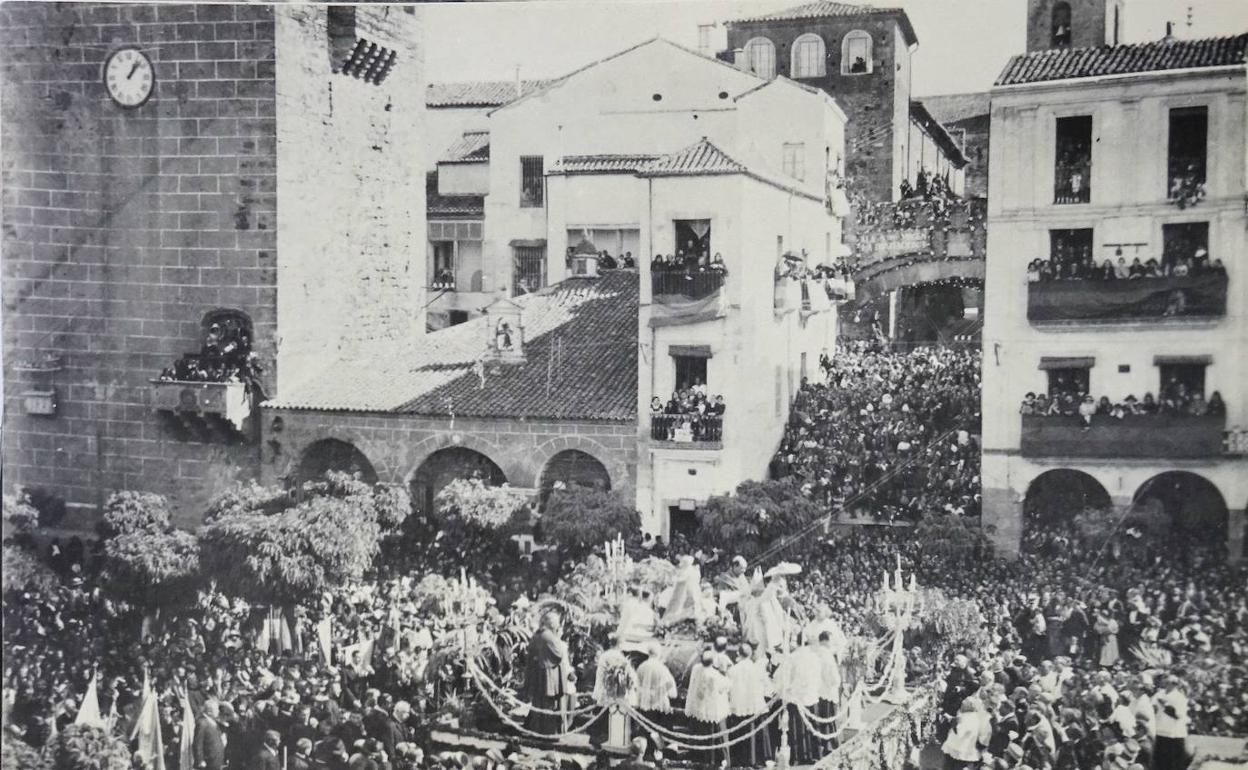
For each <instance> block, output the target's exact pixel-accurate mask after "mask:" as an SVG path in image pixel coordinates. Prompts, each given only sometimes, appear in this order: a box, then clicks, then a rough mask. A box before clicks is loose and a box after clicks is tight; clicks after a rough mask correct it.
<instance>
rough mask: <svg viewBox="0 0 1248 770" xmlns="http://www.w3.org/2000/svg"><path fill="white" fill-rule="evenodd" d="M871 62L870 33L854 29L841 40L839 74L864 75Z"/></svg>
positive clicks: (868, 70)
mask: <svg viewBox="0 0 1248 770" xmlns="http://www.w3.org/2000/svg"><path fill="white" fill-rule="evenodd" d="M872 69H873V67H872V63H871V34H870V33H869V32H864V31H863V30H860V29H856V30H854V31H853V32H850V33H849V34H847V35H846V36H845V39H844V40H842V41H841V74H842V75H866V74H868V73H869V72H871V70H872Z"/></svg>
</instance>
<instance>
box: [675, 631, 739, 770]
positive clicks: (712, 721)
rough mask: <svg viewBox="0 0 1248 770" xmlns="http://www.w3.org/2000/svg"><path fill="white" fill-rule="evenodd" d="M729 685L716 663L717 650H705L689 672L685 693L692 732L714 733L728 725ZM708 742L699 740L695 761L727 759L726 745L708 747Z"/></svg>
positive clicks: (708, 761) (686, 708) (696, 733)
mask: <svg viewBox="0 0 1248 770" xmlns="http://www.w3.org/2000/svg"><path fill="white" fill-rule="evenodd" d="M728 689H729V688H728V677H726V676H724V674H723V673H722V672H720V671H719V670H718V669H716V667H715V654H714V653H713V652H711V651H710V650H708V651H706V652H704V653H702V660H701V662H700V663H699V664H698V665H696V666H694V667H693V671H692V673H691V674H690V675H689V692H688V693H687V694H686V695H685V716H686V717H688V719H689V729H690V732H692V733H694V734H695V735H702V736H711V735H714V734H716V733H720V732H723V731H724V730H725V729H727V727H728V713H729V711H730V709H729V703H728ZM721 740H722V739H721ZM706 745H707V744H706V743H705V742H701V743H699V745H698V749H700V750H699V751H698V752H697V753H698V754H699V755H700V756H698V758H697V760H696V761H701V762H705V763H707V764H719V761H720V760H721V759H723V760H727V759H728V750H727V746H726V745H725V746H724V747H722V748H717V749H706V748H704V747H705V746H706Z"/></svg>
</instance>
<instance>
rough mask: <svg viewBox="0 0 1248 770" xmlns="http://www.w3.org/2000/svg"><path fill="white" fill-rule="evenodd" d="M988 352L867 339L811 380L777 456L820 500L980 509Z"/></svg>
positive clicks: (876, 512)
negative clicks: (982, 382) (979, 441)
mask: <svg viewBox="0 0 1248 770" xmlns="http://www.w3.org/2000/svg"><path fill="white" fill-rule="evenodd" d="M980 358H981V356H980V353H979V351H978V350H973V349H956V348H935V347H916V348H914V349H912V350H908V351H893V350H889V349H886V348H884V347H882V346H880V345H878V344H874V343H869V342H861V343H855V344H853V345H851V346H848V347H846V348H845V349H843V350H838V351H837V355H836V357H835V358H834V359H829V358H827V357H826V356H825V357H824V359H823V361H822V362H821V369H822V372H823V374H824V377H823V378H821V379H820V380H815V381H804V382H803V383H802V387H801V390H800V391H799V392H798V394H797V397H796V399H795V400H794V403H793V409H792V412H791V415H790V418H789V422H788V425H787V426H786V429H785V434H784V437H783V439H782V440H781V443H780V448H779V451H778V452H777V454H776V456H775V458H774V460H773V462H772V476H773V478H793V479H795V480H797V481H798V482H799V483H800V484H801V486H802V489H803V491H804V492H805V493H806V494H807V495H808V496H809V497H811V498H812V499H813V500H815V501H817V502H819V503H820V504H822V505H824V506H827V507H828V508H829V509H830V510H834V511H842V512H844V514H848V515H849V516H850V517H856V515H857V514H859V513H861V512H868V513H869V515H872V516H874V517H876V518H878V519H882V520H886V521H894V520H914V519H918V518H920V517H922V516H923V515H924V514H926V513H931V512H935V511H945V512H949V513H957V514H960V515H966V516H978V515H979V509H980V492H979V449H978V447H977V445H976V441H975V439H974V438H973V436H974V435H975V434H978V433H979V421H980V415H979V368H980Z"/></svg>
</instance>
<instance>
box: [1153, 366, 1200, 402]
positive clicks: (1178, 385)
mask: <svg viewBox="0 0 1248 770" xmlns="http://www.w3.org/2000/svg"><path fill="white" fill-rule="evenodd" d="M1206 366H1207V365H1206V364H1204V363H1186V362H1185V363H1169V364H1159V365H1158V366H1157V371H1158V374H1159V375H1160V378H1161V379H1160V381H1159V383H1158V385H1159V387H1158V392H1159V393H1161V398H1162V400H1163V401H1164V400H1165V399H1167V398H1169V399H1171V400H1187V399H1191V398H1194V397H1196V396H1200V397H1201V398H1204V396H1205V368H1206Z"/></svg>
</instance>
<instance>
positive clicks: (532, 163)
mask: <svg viewBox="0 0 1248 770" xmlns="http://www.w3.org/2000/svg"><path fill="white" fill-rule="evenodd" d="M543 174H544V167H543V163H542V156H541V155H523V156H521V157H520V205H521V207H524V208H541V207H542V206H543V205H545V202H546V196H545V189H544V182H545V180H544V179H543Z"/></svg>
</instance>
